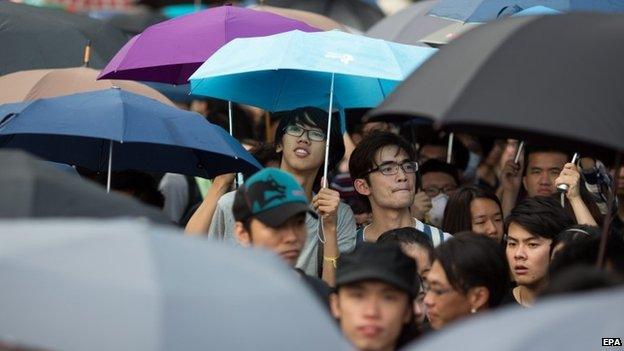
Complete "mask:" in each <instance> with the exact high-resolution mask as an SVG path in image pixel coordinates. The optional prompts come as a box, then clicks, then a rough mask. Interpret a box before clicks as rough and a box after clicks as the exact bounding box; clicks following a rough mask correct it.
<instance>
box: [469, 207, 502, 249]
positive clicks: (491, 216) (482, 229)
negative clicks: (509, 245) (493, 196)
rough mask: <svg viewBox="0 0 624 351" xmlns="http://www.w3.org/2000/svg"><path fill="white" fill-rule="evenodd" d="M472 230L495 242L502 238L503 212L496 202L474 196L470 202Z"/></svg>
mask: <svg viewBox="0 0 624 351" xmlns="http://www.w3.org/2000/svg"><path fill="white" fill-rule="evenodd" d="M470 220H471V225H472V231H473V232H475V233H477V234H483V235H485V236H488V237H490V238H492V239H494V240H496V242H499V243H500V242H501V241H502V240H503V214H502V212H501V209H500V207H499V206H498V204H497V203H496V202H494V201H493V200H490V199H486V198H476V199H474V200H472V202H471V203H470Z"/></svg>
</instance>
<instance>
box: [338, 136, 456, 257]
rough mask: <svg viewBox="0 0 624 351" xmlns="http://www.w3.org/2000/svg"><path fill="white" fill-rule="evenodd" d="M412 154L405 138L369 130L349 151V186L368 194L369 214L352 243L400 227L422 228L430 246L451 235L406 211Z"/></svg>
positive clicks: (411, 182)
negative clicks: (351, 182) (351, 179)
mask: <svg viewBox="0 0 624 351" xmlns="http://www.w3.org/2000/svg"><path fill="white" fill-rule="evenodd" d="M415 154H416V153H415V150H414V147H413V146H412V145H411V144H410V143H409V142H407V141H406V140H405V139H403V138H402V137H400V136H398V135H396V134H393V133H375V134H371V135H369V136H368V137H366V138H364V139H363V140H362V141H361V142H360V143H359V144H358V146H357V147H356V148H355V150H354V151H353V153H352V154H351V159H350V160H349V172H350V173H351V177H352V178H353V179H354V181H353V186H354V187H355V190H356V191H357V192H358V193H359V194H361V195H363V196H366V197H367V198H368V200H369V202H370V205H371V209H372V214H373V215H372V217H373V219H372V222H371V224H369V225H368V226H366V227H364V228H361V229H360V230H358V232H357V234H356V245H357V244H359V243H361V242H376V241H377V238H379V236H380V235H381V234H382V233H384V232H386V231H388V230H391V229H396V228H403V227H413V228H416V229H418V230H420V231H422V232H424V233H425V234H426V235H428V236H429V238H430V239H431V242H432V243H433V244H434V246H437V245H438V244H440V243H441V242H443V241H444V240H446V239H448V238H450V237H451V236H450V234H448V233H444V232H443V231H441V230H440V229H438V228H436V227H433V226H430V225H428V224H425V223H423V222H421V221H420V220H418V219H417V218H415V217H414V216H412V214H411V213H410V206H411V205H412V203H413V202H414V196H415V194H416V172H417V171H418V163H417V162H416V161H415V160H414V159H415Z"/></svg>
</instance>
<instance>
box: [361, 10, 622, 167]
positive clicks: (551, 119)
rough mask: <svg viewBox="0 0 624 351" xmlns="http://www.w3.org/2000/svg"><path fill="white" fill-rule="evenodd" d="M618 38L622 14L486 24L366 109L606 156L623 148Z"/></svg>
mask: <svg viewBox="0 0 624 351" xmlns="http://www.w3.org/2000/svg"><path fill="white" fill-rule="evenodd" d="M623 42H624V15H619V14H618V15H616V14H582V13H574V14H565V15H557V16H543V17H518V18H511V19H506V20H502V21H497V22H492V23H488V24H485V25H483V26H481V27H478V28H475V29H473V30H472V31H470V32H468V33H466V34H465V35H464V36H462V37H460V38H459V39H457V40H455V41H453V42H451V43H450V44H448V45H447V46H445V47H443V48H442V49H441V50H440V51H439V52H438V53H437V54H435V55H434V56H433V57H432V58H431V59H430V60H429V61H427V62H425V63H424V64H423V65H422V66H421V67H420V68H419V69H418V70H417V71H416V72H414V73H413V74H412V75H411V76H410V77H409V78H408V79H406V80H405V82H403V84H401V85H400V86H399V87H398V88H397V89H396V90H395V91H394V92H393V93H392V94H391V95H390V96H389V97H388V98H387V99H386V100H385V101H384V102H383V103H382V104H381V105H380V106H379V107H378V108H377V109H375V110H374V111H373V112H372V113H371V116H372V117H377V118H379V117H382V116H385V115H388V116H390V115H395V114H400V115H409V116H413V117H424V118H428V119H432V120H434V121H436V122H438V123H440V124H441V125H444V126H446V127H447V128H449V129H452V130H461V131H464V132H469V133H476V134H493V135H499V136H507V137H514V138H518V139H523V140H527V141H530V142H534V143H540V144H548V145H557V146H559V147H562V148H567V149H569V150H571V151H581V153H583V151H586V152H587V151H588V152H590V153H596V152H602V155H607V156H611V157H612V156H613V150H618V151H620V152H622V151H624V80H623V79H622V77H624V59H623V58H624V45H622V43H623Z"/></svg>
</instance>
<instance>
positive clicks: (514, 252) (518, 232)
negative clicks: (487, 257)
mask: <svg viewBox="0 0 624 351" xmlns="http://www.w3.org/2000/svg"><path fill="white" fill-rule="evenodd" d="M551 243H552V240H551V239H546V238H543V237H541V236H538V235H534V234H532V233H529V232H528V231H527V230H525V229H524V228H523V227H522V226H520V225H518V224H517V223H515V222H511V224H510V225H509V230H508V233H507V248H506V250H505V251H506V254H507V262H509V270H510V271H511V275H512V277H513V279H514V280H515V281H516V283H518V285H524V286H528V287H537V286H539V285H540V284H541V283H542V282H544V281H545V279H546V277H547V274H548V265H549V263H550V244H551Z"/></svg>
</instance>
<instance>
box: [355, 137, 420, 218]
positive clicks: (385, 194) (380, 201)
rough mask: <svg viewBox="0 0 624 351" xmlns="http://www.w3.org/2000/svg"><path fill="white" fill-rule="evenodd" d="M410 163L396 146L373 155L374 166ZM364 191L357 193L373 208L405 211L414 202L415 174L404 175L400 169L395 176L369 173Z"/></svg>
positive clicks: (405, 154)
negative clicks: (365, 197) (363, 196)
mask: <svg viewBox="0 0 624 351" xmlns="http://www.w3.org/2000/svg"><path fill="white" fill-rule="evenodd" d="M406 161H411V160H410V158H409V157H408V155H407V153H406V152H405V151H404V150H402V149H399V147H398V146H395V145H389V146H385V147H383V148H381V149H380V150H379V151H377V154H376V155H375V166H374V167H376V166H383V165H386V164H391V163H393V162H394V163H396V164H402V163H403V162H406ZM366 183H367V186H366V188H365V189H361V188H360V187H359V186H357V185H356V187H357V188H358V192H360V193H361V194H363V195H365V196H368V198H369V200H370V202H371V205H372V206H373V208H375V207H379V208H389V209H396V210H400V209H405V208H409V207H410V205H411V204H412V202H414V195H415V193H416V189H415V183H416V173H405V171H403V169H402V168H401V167H399V170H398V172H397V174H394V175H384V174H382V173H381V172H380V171H375V172H371V173H370V174H369V175H368V182H366Z"/></svg>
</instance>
